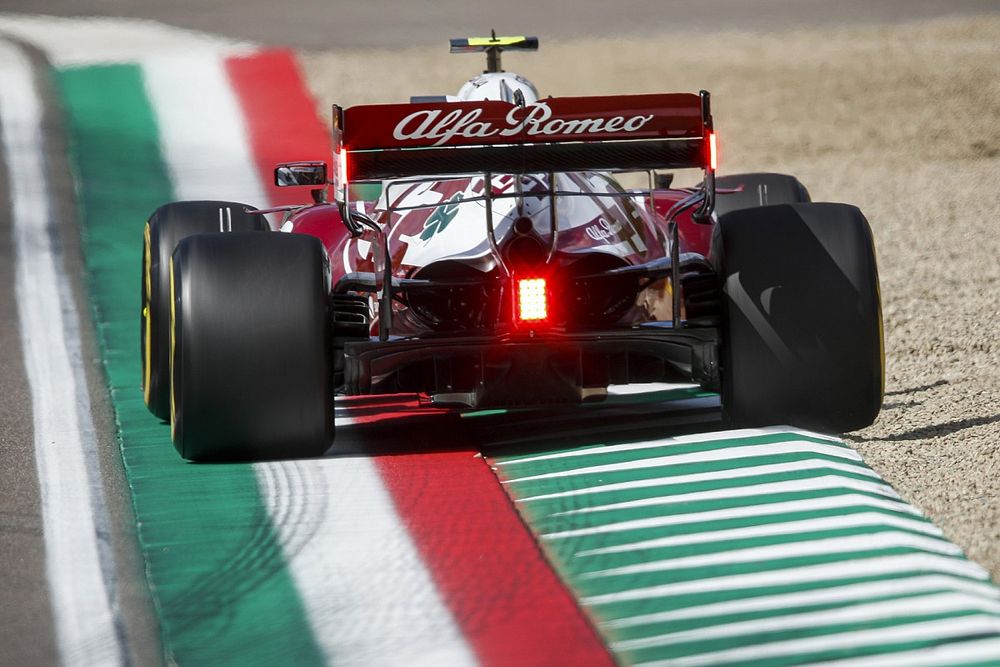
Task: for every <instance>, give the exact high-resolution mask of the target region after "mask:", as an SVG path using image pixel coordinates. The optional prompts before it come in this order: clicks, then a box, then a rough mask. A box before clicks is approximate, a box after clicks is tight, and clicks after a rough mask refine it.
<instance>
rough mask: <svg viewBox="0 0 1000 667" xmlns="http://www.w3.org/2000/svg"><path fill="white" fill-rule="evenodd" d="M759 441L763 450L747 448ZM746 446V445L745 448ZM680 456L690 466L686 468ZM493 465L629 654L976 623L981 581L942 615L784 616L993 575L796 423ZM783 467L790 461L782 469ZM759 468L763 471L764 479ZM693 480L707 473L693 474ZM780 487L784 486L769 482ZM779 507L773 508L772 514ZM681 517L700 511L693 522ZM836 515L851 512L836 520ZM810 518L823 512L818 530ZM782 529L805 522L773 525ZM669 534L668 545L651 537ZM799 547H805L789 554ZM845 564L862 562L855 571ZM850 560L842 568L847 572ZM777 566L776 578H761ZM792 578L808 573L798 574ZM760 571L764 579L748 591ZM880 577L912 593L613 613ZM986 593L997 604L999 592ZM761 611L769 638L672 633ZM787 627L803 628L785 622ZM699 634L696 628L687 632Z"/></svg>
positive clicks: (863, 650)
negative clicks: (877, 570) (929, 581)
mask: <svg viewBox="0 0 1000 667" xmlns="http://www.w3.org/2000/svg"><path fill="white" fill-rule="evenodd" d="M796 443H798V445H802V444H804V445H805V447H802V448H801V449H803V450H808V449H810V448H813V447H815V449H816V450H817V451H788V450H790V449H791V448H794V447H796V446H797V445H796ZM761 445H772V446H774V445H777V447H771V448H768V449H767V450H766V451H765V450H762V449H760V448H759V446H761ZM751 447H758V450H751V449H747V448H751ZM539 451H542V452H544V453H537V452H539ZM720 452H724V453H725V452H729V453H732V455H733V456H734V457H742V458H722V459H720V460H711V459H713V458H718V456H717V454H718V453H720ZM755 452H760V454H757V453H755ZM747 453H752V454H753V455H752V456H745V455H746V454H747ZM677 457H683V458H682V459H678V458H677ZM677 460H680V461H682V463H681V464H680V465H678V464H677V463H676V461H677ZM493 463H494V464H495V465H496V467H497V469H498V471H499V474H500V476H501V478H502V479H503V481H504V485H505V488H506V489H507V491H508V493H509V494H510V495H511V497H512V498H513V499H514V500H515V502H516V505H517V507H518V510H519V511H520V512H521V514H522V516H523V517H524V519H525V521H526V523H527V524H528V525H529V527H530V528H531V529H532V530H533V531H534V532H535V533H536V534H537V535H539V537H540V542H541V544H542V546H543V548H544V549H545V551H546V553H547V554H548V556H549V558H550V559H551V560H552V562H553V563H554V564H555V566H556V568H557V570H558V571H559V572H560V574H561V576H562V577H563V578H564V579H565V580H566V582H567V583H568V584H569V586H570V588H571V589H572V590H573V591H574V592H575V593H576V595H577V596H578V597H579V598H580V599H581V601H582V602H583V603H584V605H585V606H587V607H588V608H589V610H590V613H591V614H592V615H593V616H594V618H595V620H596V621H597V626H598V628H599V629H600V630H601V631H602V632H603V633H604V635H605V639H606V640H607V641H608V642H609V644H610V645H611V646H612V648H613V650H615V652H616V655H617V657H618V658H619V659H620V660H621V661H622V662H623V663H626V664H635V663H646V662H651V663H656V662H658V661H662V660H673V659H679V658H683V659H687V658H691V659H696V658H698V656H701V655H704V654H711V653H713V652H715V651H722V650H727V649H739V648H744V647H754V646H758V645H763V644H767V643H770V642H783V641H789V640H795V639H803V638H810V637H824V636H827V635H829V636H831V637H832V636H836V635H844V634H845V633H846V634H847V635H850V634H852V633H855V632H860V631H862V630H872V629H878V628H886V629H891V628H894V627H902V626H906V625H908V624H911V623H920V622H928V621H935V620H938V619H949V618H964V617H966V616H968V617H972V616H973V615H976V614H983V612H982V611H981V610H980V609H979V607H978V606H977V605H979V604H983V602H981V600H982V598H981V597H977V596H978V595H980V593H979V591H981V589H980V588H976V589H975V590H976V591H977V593H976V594H973V593H963V594H961V595H959V596H958V599H959V600H961V602H960V603H959V604H958V607H957V608H955V609H952V610H951V611H948V612H936V611H935V610H934V609H929V610H920V609H918V610H916V611H914V612H913V615H912V616H903V615H899V614H895V615H893V616H892V617H889V618H875V619H870V620H866V621H858V622H853V621H850V620H845V621H843V622H837V623H828V624H818V625H815V626H813V625H810V626H808V627H783V626H782V625H781V619H782V618H787V617H789V616H794V615H796V614H804V613H816V612H833V611H840V610H847V611H850V610H851V609H852V608H853V609H856V610H863V609H864V608H863V607H862V606H861V605H864V604H870V603H873V602H879V601H891V600H896V599H908V598H913V599H914V600H916V599H917V598H918V597H919V596H925V595H928V594H930V593H945V592H947V593H955V592H956V590H957V588H954V589H952V588H949V587H948V585H947V584H948V583H949V582H956V584H955V585H956V586H959V585H964V586H966V588H967V587H968V586H970V585H974V586H983V587H985V590H994V589H992V588H990V587H989V584H987V583H983V582H984V578H985V575H984V574H983V575H982V576H979V572H978V570H975V569H971V570H970V569H969V566H968V563H967V561H965V560H964V558H962V557H961V555H960V553H958V552H957V550H956V549H955V547H954V546H953V545H951V544H950V543H949V542H947V541H946V540H944V539H943V538H941V537H940V532H939V531H938V530H937V529H935V528H934V527H933V526H932V525H931V524H930V523H929V522H928V521H927V520H926V519H924V518H923V517H921V516H920V515H919V514H917V513H916V512H915V510H912V508H909V507H908V506H906V505H905V504H903V503H902V502H900V501H899V500H898V497H897V496H895V494H894V492H892V490H891V488H890V487H888V486H887V485H885V483H884V482H883V481H882V480H881V479H879V478H878V477H877V476H876V475H874V473H872V472H871V470H870V469H869V468H868V467H867V466H866V465H865V464H864V463H863V462H862V461H860V459H858V457H857V456H856V454H854V452H853V451H852V450H850V449H849V448H847V447H846V445H844V444H843V443H841V442H838V441H835V440H830V439H825V438H820V437H812V436H809V435H805V434H799V433H793V432H789V433H780V432H766V433H757V434H749V435H748V434H745V433H744V434H739V435H738V436H735V437H723V438H721V439H711V438H707V439H706V440H705V441H699V440H698V439H697V438H696V437H695V438H693V439H692V438H685V439H681V440H669V439H668V440H664V441H662V442H660V443H657V442H655V441H653V442H649V443H621V444H618V445H609V446H604V445H596V446H592V447H586V448H559V449H551V450H545V449H544V448H542V447H540V446H536V447H535V453H532V454H516V453H515V454H511V455H504V454H503V453H502V452H501V453H499V454H498V455H496V456H494V457H493ZM785 464H793V465H795V466H797V468H794V469H787V468H785V467H782V468H775V467H774V466H784V465H785ZM803 464H805V465H803ZM767 466H770V468H767ZM757 469H761V470H762V472H760V473H759V474H757V473H756V472H755V470H757ZM696 475H701V476H702V477H692V476H696ZM704 475H714V477H708V478H706V477H703V476H704ZM775 484H779V485H791V486H790V487H788V488H784V487H781V486H778V487H764V486H762V485H775ZM823 485H826V486H827V487H828V488H823ZM850 485H854V486H856V487H857V488H850ZM758 489H761V490H766V489H774V490H773V491H768V492H767V493H764V494H761V495H742V496H736V497H724V495H723V494H730V493H734V494H744V493H749V492H756V491H757V490H758ZM803 502H805V503H807V504H806V505H803ZM772 506H773V507H774V508H776V510H777V511H774V512H773V513H771V510H770V509H769V508H770V507H772ZM785 508H788V509H787V510H786V509H785ZM742 510H748V511H753V512H759V513H758V514H755V515H752V516H736V517H734V516H731V514H732V511H742ZM686 515H690V516H691V517H692V518H691V520H686V519H685V516H686ZM862 515H864V516H862ZM715 517H717V518H715ZM841 518H842V521H840V522H838V521H836V520H837V519H841ZM831 519H834V521H831ZM813 520H823V521H822V523H819V524H817V523H815V522H813ZM793 522H799V523H793ZM803 522H812V523H803ZM783 525H791V526H793V527H796V529H795V531H794V532H780V526H783ZM798 526H801V528H798ZM775 527H777V529H775ZM737 529H739V530H742V531H743V532H742V533H740V534H738V535H736V536H734V535H733V534H732V532H731V531H733V530H737ZM755 529H756V530H755ZM664 539H669V540H670V542H669V543H663V544H659V545H658V544H656V543H649V544H645V543H646V542H648V541H649V540H664ZM793 548H802V549H804V551H802V552H801V553H799V552H795V553H793V552H792V550H793ZM924 554H927V555H928V556H927V558H929V559H930V560H923V561H911V560H904V561H886V560H885V559H887V558H888V559H892V558H900V557H902V558H912V557H917V558H921V557H923V555H924ZM879 562H900V563H901V565H900V569H899V570H898V571H890V572H888V573H882V574H878V575H871V574H869V573H866V571H865V566H866V565H867V564H869V563H872V564H876V563H879ZM850 563H857V564H858V565H857V570H856V571H854V570H852V569H851V567H850V565H849V564H850ZM651 564H652V566H651ZM844 564H848V565H847V566H846V569H845V567H844ZM810 568H821V570H820V571H821V572H824V573H826V574H823V575H822V576H821V577H819V578H816V579H815V580H812V579H809V578H808V576H807V573H808V572H815V571H816V570H815V569H813V570H810ZM924 568H931V569H928V570H925V569H924ZM933 568H943V569H941V571H942V572H944V573H946V574H944V575H943V576H940V577H938V578H937V579H936V580H934V584H933V585H932V586H928V587H926V588H923V589H921V590H909V589H906V588H905V587H906V585H907V582H908V581H912V580H914V578H915V577H920V576H923V575H926V574H928V573H929V572H934V571H936V570H934V569H933ZM785 573H788V574H787V575H786V574H785ZM769 574H771V575H775V576H774V577H771V578H769V579H767V580H764V579H760V580H757V579H753V577H756V576H757V575H760V576H763V577H767V575H769ZM795 575H801V576H803V579H802V580H797V579H795V578H794V576H795ZM783 576H786V577H787V578H788V580H787V581H786V582H782V577H783ZM727 577H734V578H737V579H734V581H739V582H743V581H744V580H746V581H747V583H746V584H745V585H744V584H742V583H741V584H740V585H736V586H734V587H732V588H725V587H722V588H717V587H713V586H712V584H711V582H713V581H716V580H725V579H726V578H727ZM747 577H750V579H747ZM753 581H760V583H759V584H756V585H755V584H754V583H753ZM882 581H898V582H900V586H902V587H903V591H902V592H900V593H898V594H892V593H883V594H882V595H879V596H871V597H861V598H859V599H855V600H850V601H847V602H845V601H827V602H819V603H815V604H811V603H810V602H808V598H803V597H801V596H800V597H797V598H795V597H793V598H792V599H793V600H798V602H790V603H788V606H787V607H784V606H780V605H775V606H772V607H770V608H766V609H760V608H758V609H751V610H735V611H730V612H728V613H717V614H712V615H711V616H698V615H697V614H696V615H694V616H692V617H690V618H677V617H676V616H675V617H671V619H670V620H660V621H654V622H648V623H636V624H632V625H621V624H620V623H616V621H619V620H627V619H631V618H635V617H643V616H644V615H648V614H662V613H664V612H671V613H674V614H676V612H678V611H680V610H684V609H697V608H698V607H705V606H707V605H718V604H720V603H734V602H738V601H745V600H760V601H761V602H765V601H766V600H767V599H768V598H774V599H776V600H784V599H787V598H788V596H794V594H802V593H809V592H811V591H815V592H819V591H832V590H835V589H837V588H839V587H844V586H851V585H855V584H867V583H873V582H882ZM765 582H769V583H765ZM962 582H975V584H970V583H965V584H962ZM921 585H922V584H921ZM641 591H647V592H643V593H642V595H641V596H639V597H637V596H636V595H633V592H636V593H638V592H641ZM994 592H995V590H994ZM618 593H627V594H628V595H629V597H630V598H631V599H617V600H615V598H613V597H612V598H609V597H606V596H609V595H611V596H614V595H615V594H618ZM962 596H965V597H962ZM966 599H967V600H968V603H967V604H966V602H965V600H966ZM977 600H979V601H980V602H977ZM987 602H988V604H989V605H993V606H995V604H996V597H995V596H994V597H991V598H989V599H988V600H987ZM730 607H731V605H730ZM991 608H992V607H991ZM987 615H989V614H987ZM836 618H845V619H846V618H849V617H841V616H837V617H836ZM755 620H758V621H759V620H768V621H773V622H774V626H773V632H772V631H766V632H753V633H741V634H726V633H724V632H723V633H722V634H721V636H716V637H714V638H710V639H708V638H706V639H696V638H687V636H685V635H675V633H683V632H687V631H701V630H704V629H706V628H726V627H727V626H730V625H732V624H736V623H741V622H746V621H755ZM789 625H794V624H793V623H791V622H789ZM660 635H666V636H667V638H665V639H664V640H663V641H662V642H661V641H651V642H650V643H649V645H645V644H636V643H634V641H633V640H640V639H645V638H655V637H658V636H660ZM697 636H700V635H691V637H697ZM943 641H950V640H943ZM938 642H939V640H936V639H935V638H934V637H928V638H927V639H925V640H921V641H910V642H905V643H891V644H882V645H874V646H863V647H857V648H836V649H831V650H829V651H827V650H825V649H824V650H819V651H812V650H810V651H809V652H808V653H807V652H804V651H799V652H798V653H795V654H791V655H789V656H777V657H773V658H772V657H769V658H767V660H766V662H767V664H776V665H780V664H798V663H800V662H802V661H809V660H817V661H818V660H830V659H835V658H846V657H852V656H864V655H876V654H879V653H884V652H894V651H906V650H912V649H916V648H920V647H924V646H930V645H934V644H936V643H938Z"/></svg>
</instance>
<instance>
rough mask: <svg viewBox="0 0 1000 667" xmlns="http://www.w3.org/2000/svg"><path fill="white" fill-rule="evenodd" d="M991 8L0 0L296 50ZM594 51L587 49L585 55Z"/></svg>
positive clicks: (823, 1)
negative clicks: (136, 20) (493, 33)
mask: <svg viewBox="0 0 1000 667" xmlns="http://www.w3.org/2000/svg"><path fill="white" fill-rule="evenodd" d="M995 11H1000V3H998V2H997V0H874V1H872V0H837V1H836V2H830V1H829V0H752V1H747V0H712V1H711V2H705V1H704V0H618V1H616V2H613V3H609V2H606V1H605V0H574V1H573V2H563V1H552V0H546V1H543V2H535V1H532V0H487V1H483V0H477V1H475V2H467V1H464V0H413V1H411V2H403V1H399V0H395V1H394V0H367V1H365V2H353V1H351V0H335V1H333V2H324V1H323V0H298V1H296V2H293V3H282V2H269V1H268V0H248V1H245V2H231V1H227V2H203V1H201V0H176V1H173V2H162V1H160V0H127V1H122V0H104V1H100V0H96V1H95V0H84V1H77V0H48V1H47V2H45V3H44V5H39V3H38V2H37V0H3V1H2V2H0V12H24V13H44V14H50V15H53V16H124V17H130V18H146V19H154V20H157V21H162V22H164V23H168V24H171V25H176V26H179V27H183V28H191V29H196V30H204V31H206V32H211V33H215V34H219V35H226V36H229V37H234V38H236V39H245V40H250V41H254V42H258V43H261V44H284V45H288V46H294V47H297V48H301V49H310V50H336V49H355V48H371V49H384V48H388V49H393V48H398V47H406V46H417V45H427V44H431V45H436V44H440V43H442V40H443V39H446V38H448V37H459V36H466V35H479V34H488V32H489V30H490V29H496V31H497V34H511V35H520V34H525V33H527V34H532V35H539V36H544V37H545V39H546V40H551V39H570V38H574V39H575V38H580V37H582V36H587V35H594V36H601V37H608V36H621V37H623V38H624V37H636V36H642V35H647V34H656V33H662V32H664V31H676V32H691V31H702V32H712V31H718V30H754V31H760V30H763V31H767V30H786V29H789V28H794V27H801V26H827V27H829V26H850V25H877V24H895V23H901V22H908V21H920V20H924V19H931V18H937V17H941V16H961V15H967V14H979V13H983V12H995ZM595 57H597V54H595Z"/></svg>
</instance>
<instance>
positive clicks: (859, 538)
mask: <svg viewBox="0 0 1000 667" xmlns="http://www.w3.org/2000/svg"><path fill="white" fill-rule="evenodd" d="M903 548H905V549H917V550H920V551H923V552H926V553H939V554H946V555H951V556H961V555H962V550H961V549H960V548H959V547H957V546H956V545H954V544H952V543H951V542H948V541H947V540H944V539H937V538H933V537H924V536H922V535H914V534H912V533H902V532H899V531H895V530H887V531H882V532H878V533H871V534H866V535H850V536H848V537H830V538H824V539H819V540H800V541H798V542H792V543H785V544H772V545H769V546H766V547H749V548H746V549H733V550H731V551H719V552H715V553H707V554H699V555H697V556H682V557H680V558H664V559H662V560H654V561H646V562H643V563H638V564H636V565H624V566H622V567H612V568H608V569H606V570H598V571H596V572H588V573H586V574H583V575H581V578H583V579H596V578H599V577H617V576H624V575H632V574H644V573H647V572H664V571H667V570H669V571H671V572H675V571H677V570H681V569H684V568H701V567H720V566H726V565H736V564H739V563H757V562H761V561H764V562H771V561H776V560H785V559H788V558H810V557H816V556H826V555H830V554H847V553H853V552H858V553H863V552H869V551H877V550H881V549H903Z"/></svg>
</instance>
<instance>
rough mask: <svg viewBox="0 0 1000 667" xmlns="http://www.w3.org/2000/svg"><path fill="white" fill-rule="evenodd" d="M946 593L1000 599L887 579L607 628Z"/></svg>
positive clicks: (975, 587) (644, 617)
mask: <svg viewBox="0 0 1000 667" xmlns="http://www.w3.org/2000/svg"><path fill="white" fill-rule="evenodd" d="M944 591H960V592H963V593H967V594H969V595H977V596H979V597H981V598H985V599H988V600H997V599H998V598H1000V590H997V589H996V588H995V587H994V586H992V585H991V584H982V583H978V582H974V581H968V580H966V579H960V578H958V577H954V576H950V575H943V574H932V575H926V576H914V577H903V578H894V579H886V580H885V581H873V582H868V583H863V584H848V585H845V586H833V587H830V588H818V589H810V590H807V591H800V592H797V593H783V594H778V595H759V596H751V597H743V598H740V599H737V600H727V601H726V602H713V603H710V604H703V605H698V606H695V607H682V608H680V609H671V610H669V611H662V612H654V613H651V614H640V615H638V616H629V617H625V618H618V619H614V620H611V621H608V622H607V623H605V625H606V626H607V627H609V628H614V629H618V628H632V627H637V626H642V625H652V624H654V623H670V622H673V621H682V620H690V619H694V618H708V619H711V618H715V617H717V616H730V615H733V614H749V613H753V612H760V611H772V610H776V609H782V610H788V609H795V608H797V607H810V606H815V605H825V604H830V605H832V604H848V603H851V602H854V601H857V600H866V599H869V600H870V599H875V598H888V597H903V596H907V595H912V594H914V593H932V592H944Z"/></svg>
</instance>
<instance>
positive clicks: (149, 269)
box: [142, 222, 153, 406]
mask: <svg viewBox="0 0 1000 667" xmlns="http://www.w3.org/2000/svg"><path fill="white" fill-rule="evenodd" d="M143 237H144V239H145V241H144V243H143V252H142V268H143V280H144V281H145V283H146V298H145V299H144V300H143V304H142V321H143V329H144V335H143V340H142V359H143V367H142V396H143V399H144V400H145V401H146V405H147V406H148V405H149V404H150V391H151V390H150V378H151V377H152V372H153V371H152V368H153V363H152V359H153V353H152V349H153V334H152V330H153V326H152V324H153V322H152V316H151V311H152V298H153V261H152V259H153V257H152V249H151V245H152V244H151V241H150V231H149V222H146V230H145V232H143Z"/></svg>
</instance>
